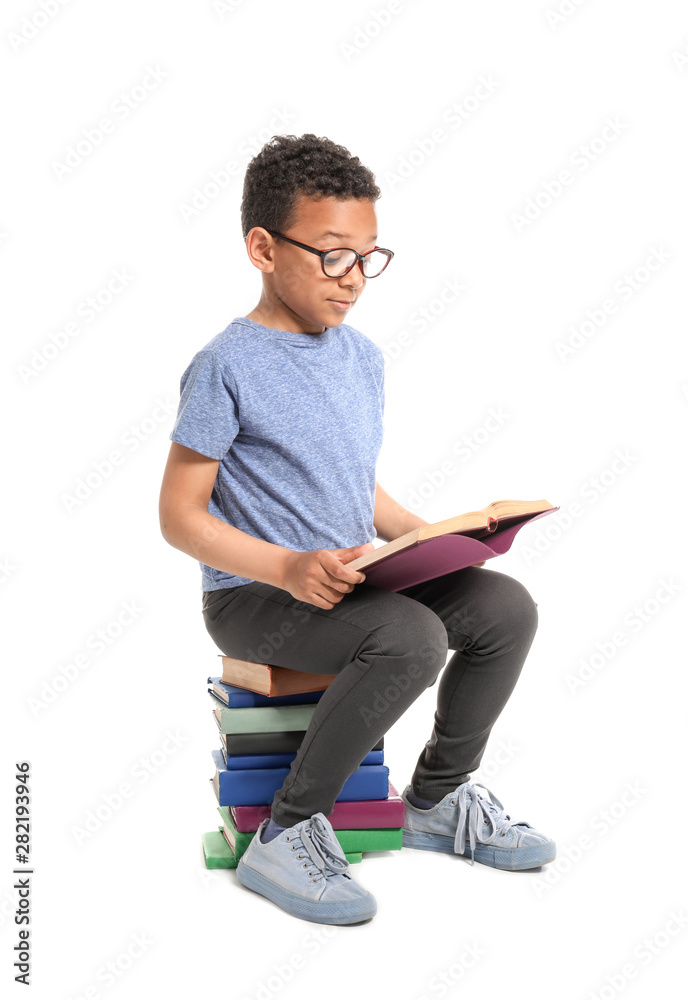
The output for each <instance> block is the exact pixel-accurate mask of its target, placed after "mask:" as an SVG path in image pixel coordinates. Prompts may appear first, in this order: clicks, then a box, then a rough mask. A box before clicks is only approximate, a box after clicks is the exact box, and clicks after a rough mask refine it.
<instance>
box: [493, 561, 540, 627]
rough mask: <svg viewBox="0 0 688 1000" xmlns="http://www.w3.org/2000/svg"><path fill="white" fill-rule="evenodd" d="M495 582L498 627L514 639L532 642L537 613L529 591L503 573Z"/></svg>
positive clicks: (536, 624)
mask: <svg viewBox="0 0 688 1000" xmlns="http://www.w3.org/2000/svg"><path fill="white" fill-rule="evenodd" d="M495 582H496V587H495V593H494V601H495V604H496V607H497V609H498V614H499V621H500V626H501V627H502V629H503V630H504V631H506V632H509V633H511V635H513V636H514V637H516V636H518V637H519V638H521V639H523V640H526V641H528V640H531V641H532V639H533V637H534V635H535V633H536V631H537V627H538V611H537V604H536V603H535V601H534V600H533V598H532V597H531V595H530V593H529V591H528V590H527V589H526V587H525V586H524V585H523V584H522V583H521V581H520V580H516V579H515V578H514V577H512V576H507V575H506V574H505V573H501V574H500V579H499V580H496V581H495ZM490 603H492V602H490Z"/></svg>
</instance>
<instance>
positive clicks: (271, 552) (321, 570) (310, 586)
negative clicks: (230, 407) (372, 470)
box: [160, 441, 373, 610]
mask: <svg viewBox="0 0 688 1000" xmlns="http://www.w3.org/2000/svg"><path fill="white" fill-rule="evenodd" d="M219 465H220V461H219V459H214V458H208V457H207V456H206V455H202V454H201V453H200V452H197V451H193V450H192V449H191V448H186V447H185V446H184V445H181V444H178V443H177V442H176V441H173V442H172V446H171V447H170V453H169V456H168V459H167V465H166V467H165V473H164V476H163V481H162V487H161V489H160V530H161V532H162V535H163V538H164V539H165V541H166V542H169V544H170V545H172V546H174V548H176V549H181V551H182V552H186V553H187V555H190V556H192V557H193V558H194V559H197V560H198V561H199V562H202V563H205V565H206V566H212V567H213V568H214V569H219V570H221V571H222V572H224V573H229V574H230V575H231V576H245V577H247V579H249V580H258V581H259V582H260V583H268V584H270V585H271V586H272V587H278V588H279V589H280V590H286V591H287V592H288V593H290V594H291V595H292V597H294V598H295V599H296V600H297V601H306V602H308V603H309V604H314V605H315V606H316V607H319V608H325V609H326V610H329V609H331V608H333V607H334V605H335V604H337V603H338V602H339V601H341V599H342V598H343V597H344V595H345V594H348V593H349V592H350V591H351V590H353V588H354V586H355V584H357V583H361V582H362V581H363V580H365V574H364V573H361V572H359V571H358V570H353V569H349V567H348V566H347V565H346V564H347V562H350V561H351V560H352V559H356V558H358V556H361V555H364V554H365V553H366V551H368V550H369V549H370V548H372V547H373V543H372V542H367V543H366V544H365V545H354V546H352V547H350V548H343V549H316V550H314V551H312V552H300V551H294V550H293V549H288V548H285V547H284V546H282V545H273V543H272V542H266V541H264V540H263V539H262V538H255V537H254V536H253V535H249V534H248V533H247V532H245V531H241V530H240V529H239V528H235V527H234V526H233V525H231V524H227V522H226V521H222V520H221V519H220V518H218V517H214V516H213V515H212V514H210V513H209V512H208V501H209V500H210V495H211V493H212V491H213V486H214V485H215V479H216V477H217V470H218V467H219Z"/></svg>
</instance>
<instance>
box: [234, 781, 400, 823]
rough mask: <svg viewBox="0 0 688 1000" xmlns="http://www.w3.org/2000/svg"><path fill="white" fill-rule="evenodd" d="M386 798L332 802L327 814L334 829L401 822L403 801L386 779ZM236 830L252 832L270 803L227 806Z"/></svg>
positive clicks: (268, 810)
mask: <svg viewBox="0 0 688 1000" xmlns="http://www.w3.org/2000/svg"><path fill="white" fill-rule="evenodd" d="M387 783H388V798H386V799H366V800H364V801H363V800H350V801H349V802H335V804H334V809H333V810H332V812H331V813H330V815H329V816H328V817H327V818H328V820H329V821H330V823H331V824H332V828H333V830H368V829H370V830H375V829H383V828H390V827H391V828H397V827H400V826H403V825H404V803H403V801H402V799H401V796H400V795H399V793H398V792H397V790H396V788H395V787H394V785H393V784H392V782H391V781H390V780H389V778H388V779H387ZM229 808H230V811H231V813H232V819H233V820H234V825H235V827H236V828H237V830H240V831H241V832H242V833H254V832H255V831H256V830H257V829H258V827H259V826H260V824H261V823H262V821H263V820H264V819H267V818H268V817H269V816H270V808H271V807H270V806H230V807H229Z"/></svg>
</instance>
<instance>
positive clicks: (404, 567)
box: [361, 507, 559, 591]
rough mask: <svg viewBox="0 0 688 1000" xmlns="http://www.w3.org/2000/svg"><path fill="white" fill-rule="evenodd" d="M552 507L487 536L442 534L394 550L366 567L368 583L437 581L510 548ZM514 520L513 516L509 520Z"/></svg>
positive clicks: (394, 586)
mask: <svg viewBox="0 0 688 1000" xmlns="http://www.w3.org/2000/svg"><path fill="white" fill-rule="evenodd" d="M555 510H559V508H558V507H552V508H551V509H550V510H545V511H542V512H541V513H540V514H526V515H525V516H523V517H518V518H514V520H513V521H511V523H509V524H507V526H506V527H503V528H497V529H496V531H494V532H493V533H492V534H489V535H486V536H485V537H484V538H471V537H470V536H468V535H457V534H448V535H439V536H438V537H437V538H426V539H425V540H424V541H422V542H418V543H417V544H416V545H413V546H412V547H411V548H409V549H404V550H403V551H402V552H394V553H392V555H390V556H389V557H388V558H386V559H383V560H382V561H381V562H379V563H376V565H374V566H365V567H364V568H363V569H362V570H361V572H362V573H365V582H366V583H369V584H370V585H371V586H373V587H379V588H380V589H381V590H392V591H397V590H403V589H404V588H405V587H412V586H413V585H414V584H416V583H425V581H426V580H434V579H435V578H436V577H438V576H444V574H445V573H453V572H454V571H455V570H458V569H465V568H466V567H467V566H473V565H474V564H475V563H478V562H482V561H483V560H484V559H493V558H494V557H495V556H499V555H502V554H503V553H504V552H507V551H508V550H509V549H510V548H511V543H512V542H513V540H514V538H515V537H516V534H517V533H518V532H519V531H520V530H521V528H522V527H523V525H524V524H530V523H531V521H537V519H538V518H539V517H545V515H547V514H551V513H552V512H553V511H555ZM510 520H511V519H510Z"/></svg>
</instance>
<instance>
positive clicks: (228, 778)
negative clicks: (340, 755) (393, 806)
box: [211, 750, 389, 806]
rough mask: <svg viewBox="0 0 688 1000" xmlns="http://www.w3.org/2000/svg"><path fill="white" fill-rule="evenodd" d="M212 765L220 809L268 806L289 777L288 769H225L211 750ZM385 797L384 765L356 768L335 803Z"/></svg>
mask: <svg viewBox="0 0 688 1000" xmlns="http://www.w3.org/2000/svg"><path fill="white" fill-rule="evenodd" d="M211 753H212V755H213V761H214V763H215V774H214V775H213V778H212V781H213V787H214V788H215V794H216V795H217V799H218V803H219V804H220V805H221V806H263V805H270V804H271V803H272V800H273V798H274V796H275V792H276V791H278V789H280V788H281V787H282V783H283V782H284V779H285V778H286V776H287V775H288V774H289V768H288V767H271V768H253V769H250V770H244V771H232V770H230V769H228V768H227V767H225V761H224V758H223V756H222V751H221V750H212V751H211ZM388 793H389V768H388V767H387V765H386V764H369V765H366V766H365V767H358V768H357V769H356V770H355V771H354V772H353V774H350V775H349V777H348V778H347V779H346V781H345V782H344V787H343V788H342V790H341V792H340V793H339V795H338V796H337V799H336V801H337V802H352V801H353V802H363V801H367V800H369V799H386V798H387V796H388Z"/></svg>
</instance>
